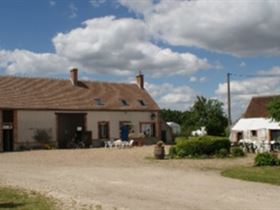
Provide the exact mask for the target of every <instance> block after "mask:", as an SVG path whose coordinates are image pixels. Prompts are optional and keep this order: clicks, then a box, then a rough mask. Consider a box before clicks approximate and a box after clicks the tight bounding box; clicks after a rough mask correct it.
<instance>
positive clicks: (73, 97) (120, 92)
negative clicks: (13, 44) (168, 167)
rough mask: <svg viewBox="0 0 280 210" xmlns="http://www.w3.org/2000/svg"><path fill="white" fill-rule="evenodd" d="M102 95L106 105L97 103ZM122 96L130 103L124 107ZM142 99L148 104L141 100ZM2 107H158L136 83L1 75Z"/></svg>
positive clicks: (0, 105)
mask: <svg viewBox="0 0 280 210" xmlns="http://www.w3.org/2000/svg"><path fill="white" fill-rule="evenodd" d="M96 98H100V99H101V100H102V102H104V105H98V104H96V100H95V99H96ZM121 99H124V100H126V101H127V102H128V106H123V104H122V103H121V101H120V100H121ZM139 99H141V100H143V101H144V102H145V104H146V106H142V105H141V104H140V103H139V101H138V100H139ZM0 108H2V109H4V108H8V109H57V110H128V111H129V110H135V111H137V110H139V111H141V110H159V107H158V105H157V104H156V103H155V101H154V100H153V99H152V98H151V96H150V95H149V94H148V93H147V91H146V90H145V89H140V88H139V87H138V86H137V85H136V84H123V83H109V82H96V81H79V82H78V85H77V86H73V85H72V83H71V82H70V80H59V79H46V78H25V77H10V76H0Z"/></svg>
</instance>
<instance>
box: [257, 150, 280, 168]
mask: <svg viewBox="0 0 280 210" xmlns="http://www.w3.org/2000/svg"><path fill="white" fill-rule="evenodd" d="M278 162H279V161H278V159H277V158H275V157H273V155H272V154H271V153H269V152H264V153H259V154H257V156H256V157H255V165H256V166H275V165H276V164H278Z"/></svg>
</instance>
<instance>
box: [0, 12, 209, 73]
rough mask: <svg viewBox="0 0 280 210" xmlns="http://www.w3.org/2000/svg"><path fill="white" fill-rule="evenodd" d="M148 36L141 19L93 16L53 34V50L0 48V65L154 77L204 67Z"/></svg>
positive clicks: (202, 62)
mask: <svg viewBox="0 0 280 210" xmlns="http://www.w3.org/2000/svg"><path fill="white" fill-rule="evenodd" d="M151 39H152V37H151V35H150V33H149V31H148V27H147V25H146V24H145V23H144V22H143V21H142V20H138V19H133V18H122V19H117V18H115V17H113V16H108V17H102V18H95V19H91V20H87V21H85V22H84V23H83V25H82V26H81V27H78V28H75V29H73V30H71V31H69V32H66V33H58V34H57V35H56V36H55V37H54V38H53V40H52V42H53V45H54V48H55V53H34V52H30V51H27V50H14V51H5V50H2V51H1V57H2V58H1V59H0V65H1V66H2V68H3V69H4V70H6V71H7V72H8V73H13V74H16V73H20V74H24V73H31V72H33V71H37V73H39V72H40V71H42V72H45V70H46V69H48V71H50V72H55V71H57V69H62V68H64V69H68V67H66V66H67V65H71V66H73V64H74V66H77V67H79V68H80V69H82V70H83V71H88V72H95V73H100V74H110V75H126V76H130V75H133V74H135V72H136V71H139V70H141V71H143V72H144V73H147V74H149V75H150V76H155V77H156V76H157V77H160V76H170V75H189V74H192V73H194V72H197V71H199V70H203V69H207V68H209V67H210V64H209V63H208V61H207V59H201V58H199V57H197V56H196V55H194V54H191V53H178V52H174V51H172V50H171V49H169V48H161V47H159V46H157V45H156V44H154V43H153V42H152V41H151ZM5 59H6V60H5ZM33 64H34V65H33Z"/></svg>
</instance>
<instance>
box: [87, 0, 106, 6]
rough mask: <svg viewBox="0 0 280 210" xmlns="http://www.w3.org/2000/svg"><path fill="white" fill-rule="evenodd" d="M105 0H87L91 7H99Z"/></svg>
mask: <svg viewBox="0 0 280 210" xmlns="http://www.w3.org/2000/svg"><path fill="white" fill-rule="evenodd" d="M105 2H106V0H89V3H90V4H91V5H92V6H93V7H99V6H100V5H102V4H104V3H105Z"/></svg>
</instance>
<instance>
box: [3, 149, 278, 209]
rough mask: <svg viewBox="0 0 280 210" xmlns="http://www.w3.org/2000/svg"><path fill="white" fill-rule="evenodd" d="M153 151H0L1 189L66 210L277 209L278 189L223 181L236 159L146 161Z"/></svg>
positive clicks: (237, 162) (236, 181) (250, 161)
mask: <svg viewBox="0 0 280 210" xmlns="http://www.w3.org/2000/svg"><path fill="white" fill-rule="evenodd" d="M152 151H153V148H152V147H140V148H132V149H86V150H52V151H31V152H17V153H0V185H12V186H18V187H23V188H27V189H31V190H36V191H40V192H42V193H45V194H47V195H50V196H54V197H56V198H58V199H60V200H61V201H62V202H63V205H64V206H63V208H65V209H118V210H120V209H131V210H145V209H148V210H165V209H166V210H167V209H168V210H173V209H176V210H180V209H182V210H183V209H184V210H192V209H195V210H206V209H207V210H212V209H213V210H214V209H215V210H218V209H221V210H231V209H232V210H243V209H244V210H245V209H246V210H274V209H275V210H276V209H277V210H278V209H279V206H280V199H279V194H280V187H277V186H272V185H268V184H259V183H252V182H245V181H239V180H234V179H230V178H224V177H222V176H220V175H219V171H218V170H210V169H209V168H211V169H213V168H214V169H215V168H216V169H219V168H223V167H225V166H232V165H237V164H243V165H246V164H251V163H252V158H250V157H249V158H245V159H235V160H163V161H155V160H150V159H149V158H145V157H147V156H151V155H152Z"/></svg>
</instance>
